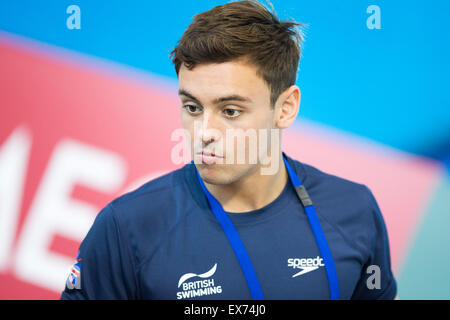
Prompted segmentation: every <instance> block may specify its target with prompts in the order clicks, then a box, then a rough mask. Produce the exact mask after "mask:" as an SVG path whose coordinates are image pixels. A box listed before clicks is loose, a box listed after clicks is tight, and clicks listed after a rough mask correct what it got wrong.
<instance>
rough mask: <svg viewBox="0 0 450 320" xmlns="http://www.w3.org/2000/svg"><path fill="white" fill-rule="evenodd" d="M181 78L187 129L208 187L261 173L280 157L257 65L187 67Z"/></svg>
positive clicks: (239, 62) (267, 92)
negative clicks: (274, 155)
mask: <svg viewBox="0 0 450 320" xmlns="http://www.w3.org/2000/svg"><path fill="white" fill-rule="evenodd" d="M178 78H179V96H180V100H181V106H182V108H181V121H182V125H183V128H184V129H185V130H186V131H187V132H188V133H189V135H190V139H191V140H190V143H191V156H192V158H193V160H194V163H196V166H197V169H198V171H199V173H200V176H201V177H202V179H203V180H204V181H205V182H207V183H211V184H229V183H232V182H235V181H237V180H239V179H241V178H243V177H245V176H246V175H249V174H251V173H254V172H255V170H258V169H259V168H260V163H261V159H263V158H262V155H270V154H271V153H273V152H277V153H279V152H280V149H279V141H277V137H278V136H276V134H275V138H274V135H273V134H272V136H271V133H276V132H274V131H273V130H272V131H271V130H270V129H272V128H274V129H276V117H277V112H276V108H272V107H271V105H270V90H269V87H268V86H267V84H266V83H265V81H264V80H263V79H262V78H260V77H259V76H257V75H256V68H255V67H254V66H253V65H250V64H248V63H246V62H244V61H242V60H235V61H231V62H225V63H218V64H216V63H214V64H200V65H197V66H195V67H194V68H193V69H192V70H189V69H187V68H186V67H185V66H184V65H182V66H181V68H180V71H179V75H178ZM221 98H224V99H221ZM261 135H265V137H266V138H265V139H264V137H263V138H261V137H262V136H261ZM236 137H238V138H236ZM239 137H240V138H239ZM271 140H272V144H271ZM278 140H279V139H278ZM275 141H276V143H273V142H275ZM274 145H276V149H275V148H272V150H271V146H272V147H274ZM242 156H244V157H245V158H244V159H242ZM239 157H240V158H239ZM266 160H267V158H266ZM243 162H244V163H243ZM274 173H275V172H274Z"/></svg>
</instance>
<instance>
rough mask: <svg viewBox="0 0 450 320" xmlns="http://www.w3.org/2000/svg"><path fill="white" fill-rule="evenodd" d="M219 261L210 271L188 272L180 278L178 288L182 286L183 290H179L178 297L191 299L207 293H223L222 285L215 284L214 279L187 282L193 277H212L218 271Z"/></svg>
mask: <svg viewBox="0 0 450 320" xmlns="http://www.w3.org/2000/svg"><path fill="white" fill-rule="evenodd" d="M216 270H217V263H216V264H215V265H214V266H213V267H212V268H211V269H210V270H208V271H206V272H205V273H202V274H196V273H186V274H183V275H182V276H181V277H180V280H178V288H180V287H181V289H182V291H178V292H177V299H191V298H194V297H200V296H205V295H212V294H218V293H222V287H221V286H216V285H215V284H214V279H207V280H197V281H190V282H186V281H187V280H189V279H191V278H195V277H198V278H202V279H206V278H210V277H212V276H213V275H214V273H216Z"/></svg>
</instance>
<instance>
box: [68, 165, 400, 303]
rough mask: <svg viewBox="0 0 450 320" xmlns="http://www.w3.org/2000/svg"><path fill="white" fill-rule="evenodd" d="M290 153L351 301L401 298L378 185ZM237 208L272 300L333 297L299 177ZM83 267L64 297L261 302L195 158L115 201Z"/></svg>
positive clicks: (103, 215)
mask: <svg viewBox="0 0 450 320" xmlns="http://www.w3.org/2000/svg"><path fill="white" fill-rule="evenodd" d="M287 159H288V161H289V163H290V164H291V166H292V167H293V168H294V170H295V171H296V174H297V175H298V177H299V178H300V180H301V181H302V182H303V185H304V186H305V188H306V190H307V191H308V193H309V196H310V198H311V200H312V201H313V203H314V205H315V207H316V211H317V214H318V218H319V221H320V224H321V226H322V229H323V232H324V234H325V237H326V239H327V242H328V245H329V247H330V251H331V254H332V257H333V260H334V263H335V266H336V271H337V276H338V282H339V289H340V297H341V299H393V298H394V297H395V296H396V293H397V285H396V280H395V278H394V276H393V274H392V270H391V263H390V253H389V242H388V236H387V232H386V227H385V224H384V221H383V217H382V215H381V212H380V209H379V207H378V205H377V202H376V200H375V199H374V196H373V195H372V193H371V191H370V190H369V189H368V188H367V187H366V186H365V185H362V184H358V183H355V182H351V181H349V180H346V179H342V178H340V177H337V176H334V175H330V174H327V173H324V172H322V171H320V170H318V169H316V168H314V167H312V166H310V165H307V164H304V163H301V162H299V161H296V160H293V159H291V158H289V157H288V158H287ZM228 215H229V217H230V219H231V221H232V222H233V224H234V226H235V227H236V230H237V231H238V233H239V235H240V237H241V239H242V242H243V244H244V246H245V248H246V249H247V252H248V255H249V257H250V260H251V262H252V265H253V267H254V269H255V272H256V275H257V277H258V279H259V282H260V284H261V288H262V291H263V294H264V297H265V299H283V300H288V299H329V297H330V295H329V288H328V280H327V274H326V271H325V267H324V263H323V259H322V256H321V254H320V252H319V249H318V246H317V244H316V241H315V238H314V234H313V232H312V230H311V227H310V225H309V222H308V219H307V216H306V214H305V210H304V208H303V206H302V204H301V202H300V201H299V200H298V197H297V195H296V193H295V190H294V188H293V187H292V185H291V183H290V181H288V182H287V184H286V186H285V188H284V190H283V191H282V193H281V194H280V195H279V196H278V197H277V199H275V200H274V201H273V202H271V203H270V204H268V205H267V206H265V207H263V208H261V209H258V210H254V211H251V212H245V213H228ZM75 267H76V268H74V269H76V270H75V271H74V273H72V274H71V275H70V276H69V278H68V281H67V284H66V288H65V290H64V291H63V292H62V295H61V299H251V296H250V292H249V289H248V286H247V282H246V280H245V277H244V275H243V273H242V270H241V268H240V265H239V262H238V260H237V258H236V256H235V253H234V251H233V249H232V247H231V245H230V243H229V242H228V239H227V238H226V235H225V233H224V231H223V229H222V228H221V226H220V225H219V223H218V221H217V220H216V218H215V217H214V215H213V213H212V212H211V210H210V209H209V205H208V202H207V199H206V196H205V195H204V193H203V191H202V189H201V186H200V184H199V181H198V178H197V176H196V169H195V166H194V164H192V163H190V164H187V165H185V166H184V167H183V168H181V169H179V170H176V171H173V172H171V173H169V174H167V175H165V176H163V177H160V178H158V179H156V180H153V181H150V182H148V183H146V184H145V185H143V186H142V187H140V188H139V189H137V190H135V191H133V192H130V193H128V194H125V195H123V196H121V197H119V198H117V199H115V200H114V201H112V202H111V203H109V204H108V205H107V206H106V207H105V208H104V209H103V210H102V211H101V212H100V213H99V214H98V216H97V217H96V219H95V222H94V224H93V225H92V227H91V229H90V230H89V232H88V234H87V235H86V237H85V239H84V240H83V242H82V243H81V245H80V249H79V254H78V257H77V263H76V265H75Z"/></svg>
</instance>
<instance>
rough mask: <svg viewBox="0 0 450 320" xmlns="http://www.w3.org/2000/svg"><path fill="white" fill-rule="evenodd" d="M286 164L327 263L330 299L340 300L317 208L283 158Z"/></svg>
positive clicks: (335, 274)
mask: <svg viewBox="0 0 450 320" xmlns="http://www.w3.org/2000/svg"><path fill="white" fill-rule="evenodd" d="M283 160H284V164H285V165H286V169H287V171H288V174H289V177H290V178H291V179H290V180H291V183H292V185H293V186H294V188H295V192H296V193H297V196H298V198H299V199H300V202H301V203H302V204H303V207H304V208H305V212H306V216H307V217H308V221H309V224H310V226H311V229H312V231H313V233H314V237H315V238H316V242H317V246H318V247H319V251H320V254H321V255H322V258H323V261H324V263H325V270H326V272H327V278H328V287H329V289H330V299H331V300H339V283H338V278H337V273H336V267H335V265H334V261H333V257H332V256H331V252H330V248H329V247H328V243H327V239H326V238H325V234H324V233H323V230H322V227H321V226H320V222H319V218H318V217H317V212H316V208H315V207H314V205H313V203H312V201H311V198H310V197H309V195H308V193H307V192H306V189H305V186H304V185H303V184H302V182H301V181H300V179H299V178H298V177H297V175H296V174H295V173H294V170H292V168H291V166H290V165H289V163H288V162H287V160H286V158H285V157H283Z"/></svg>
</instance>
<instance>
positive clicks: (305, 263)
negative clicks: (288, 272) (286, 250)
mask: <svg viewBox="0 0 450 320" xmlns="http://www.w3.org/2000/svg"><path fill="white" fill-rule="evenodd" d="M322 261H323V259H322V258H321V257H319V256H317V257H316V258H303V259H299V258H289V259H288V261H287V263H288V267H291V268H294V269H302V270H301V271H300V272H297V273H296V274H294V275H293V276H292V278H295V277H298V276H301V275H302V274H305V273H308V272H311V271H314V270H317V269H319V267H323V266H325V265H324V264H323V262H322Z"/></svg>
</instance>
